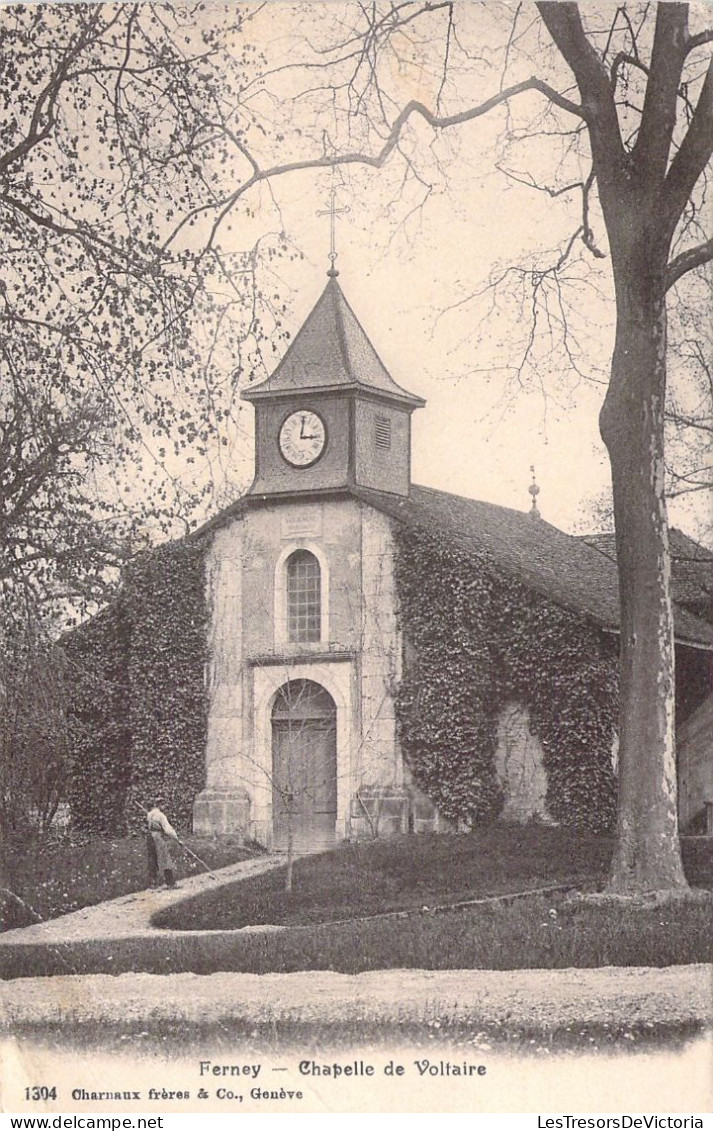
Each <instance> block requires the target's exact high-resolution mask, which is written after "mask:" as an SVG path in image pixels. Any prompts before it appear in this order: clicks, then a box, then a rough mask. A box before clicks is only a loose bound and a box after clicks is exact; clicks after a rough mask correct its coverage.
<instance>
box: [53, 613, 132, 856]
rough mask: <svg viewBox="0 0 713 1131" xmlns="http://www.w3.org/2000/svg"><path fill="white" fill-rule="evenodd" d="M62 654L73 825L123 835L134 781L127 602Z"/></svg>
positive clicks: (73, 638)
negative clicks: (65, 677)
mask: <svg viewBox="0 0 713 1131" xmlns="http://www.w3.org/2000/svg"><path fill="white" fill-rule="evenodd" d="M62 649H63V651H64V653H65V655H66V657H67V666H66V673H67V686H66V702H67V712H68V715H69V718H70V726H69V728H68V736H69V743H70V758H71V770H70V789H69V803H70V807H71V811H72V818H73V823H74V826H75V828H76V829H78V830H79V831H82V832H92V833H104V834H107V835H114V836H122V835H123V834H124V833H125V832H126V816H125V808H126V795H127V790H128V787H129V782H130V779H131V732H130V729H129V724H128V701H129V684H128V655H129V623H128V619H127V616H126V609H125V606H124V603H123V601H121V600H120V599H119V600H117V601H115V602H114V603H113V604H112V605H111V606H110V607H109V608H108V609H105V610H104V611H103V612H102V613H100V614H99V615H98V616H96V617H94V619H93V620H91V621H89V622H88V623H87V624H84V625H82V626H81V627H80V628H77V629H75V630H74V631H73V632H72V633H70V634H68V635H67V636H66V637H65V638H64V640H63V641H62Z"/></svg>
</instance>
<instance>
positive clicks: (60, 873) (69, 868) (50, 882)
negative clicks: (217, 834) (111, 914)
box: [0, 836, 248, 931]
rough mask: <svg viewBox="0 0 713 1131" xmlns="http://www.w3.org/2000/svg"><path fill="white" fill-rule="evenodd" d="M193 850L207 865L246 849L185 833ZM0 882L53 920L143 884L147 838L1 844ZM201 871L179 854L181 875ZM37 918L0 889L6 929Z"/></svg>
mask: <svg viewBox="0 0 713 1131" xmlns="http://www.w3.org/2000/svg"><path fill="white" fill-rule="evenodd" d="M183 840H184V841H185V843H186V844H187V845H188V847H189V848H190V849H192V851H193V852H195V853H197V855H198V856H200V857H201V859H202V860H205V862H206V864H207V865H208V867H209V868H222V867H224V866H225V865H226V864H233V863H234V862H235V861H236V860H244V859H245V858H246V856H247V855H248V853H247V852H246V851H245V849H244V848H242V847H241V846H240V845H239V844H237V843H231V842H228V841H213V840H202V839H200V838H198V837H184V838H183ZM0 867H1V869H2V871H1V872H0V875H1V876H2V879H0V886H2V887H6V888H9V889H10V890H11V891H12V892H14V893H15V895H17V896H20V897H21V898H22V899H23V900H24V901H25V903H26V904H27V905H28V906H29V907H30V908H32V909H33V910H34V911H35V912H36V913H37V915H38V916H40V917H41V918H42V919H53V918H55V916H57V915H64V914H66V912H68V911H76V910H77V909H78V908H80V907H87V906H91V905H92V904H95V903H101V902H103V901H104V900H106V899H116V897H117V896H120V895H128V894H129V892H132V891H141V890H142V889H143V888H145V887H146V886H147V875H146V841H145V839H144V837H143V836H133V837H122V838H121V839H116V840H111V839H109V838H106V839H105V838H94V839H92V840H87V841H79V840H74V841H73V840H72V839H70V838H69V837H67V838H63V839H61V840H57V841H55V842H52V841H48V842H47V843H44V844H43V843H35V844H29V845H25V846H23V847H21V848H20V847H16V848H9V847H5V848H4V850H3V851H2V854H1V856H0ZM203 871H205V869H204V868H201V867H200V865H199V864H198V863H197V862H196V861H195V860H192V859H191V858H190V857H189V856H188V855H187V854H186V853H181V856H180V864H179V873H178V874H179V875H183V876H187V875H195V873H197V872H203ZM35 922H37V918H36V917H35V916H33V915H32V914H31V912H30V911H27V910H25V909H23V907H22V904H20V903H18V902H17V900H15V899H12V898H10V897H9V896H8V895H6V894H4V893H2V892H0V925H1V929H2V930H4V931H7V930H10V929H11V928H12V927H25V926H27V925H28V924H30V923H35Z"/></svg>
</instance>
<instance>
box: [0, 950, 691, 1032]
mask: <svg viewBox="0 0 713 1131" xmlns="http://www.w3.org/2000/svg"><path fill="white" fill-rule="evenodd" d="M712 973H713V970H712V968H711V967H710V966H704V965H696V966H674V967H664V968H662V969H640V968H634V967H603V968H600V969H596V970H437V971H430V970H379V971H373V972H369V973H366V974H354V975H351V974H336V973H333V972H332V971H305V972H303V973H298V974H259V975H258V974H232V973H218V974H210V975H199V974H170V975H155V974H122V975H120V976H118V977H116V976H111V975H106V974H94V975H81V976H74V977H72V976H67V977H55V978H27V979H18V980H16V981H13V982H7V983H4V984H3V985H2V987H1V988H0V1002H1V1003H2V1020H3V1023H4V1026H6V1027H7V1028H9V1029H10V1030H11V1031H12V1030H16V1029H18V1028H20V1027H25V1026H33V1025H36V1024H50V1025H51V1024H57V1025H62V1024H66V1023H67V1022H68V1021H70V1020H71V1023H72V1025H80V1026H81V1025H82V1024H100V1025H101V1024H106V1025H111V1024H114V1023H119V1022H120V1023H122V1024H123V1025H126V1026H130V1025H131V1024H132V1023H140V1022H141V1021H142V1020H145V1019H150V1021H151V1024H152V1025H160V1024H162V1023H163V1022H164V1021H165V1022H171V1023H174V1024H176V1023H178V1024H185V1025H186V1026H187V1027H189V1028H190V1027H195V1026H207V1025H230V1026H232V1025H246V1026H252V1025H260V1026H267V1025H272V1024H274V1025H275V1026H277V1027H279V1028H280V1029H281V1030H289V1029H290V1028H291V1027H292V1026H293V1025H299V1026H300V1027H301V1028H304V1026H305V1024H307V1025H309V1023H310V1021H311V1022H313V1023H314V1024H315V1025H316V1026H318V1027H319V1029H320V1030H322V1031H323V1030H324V1029H325V1028H328V1027H330V1025H333V1026H334V1027H335V1028H339V1027H347V1028H351V1027H353V1026H358V1027H359V1028H362V1027H363V1028H364V1030H365V1031H368V1030H369V1028H370V1027H371V1026H384V1025H388V1024H390V1023H393V1025H394V1027H397V1026H399V1025H409V1026H410V1025H419V1026H424V1027H425V1030H424V1031H428V1026H439V1025H452V1024H458V1025H462V1024H472V1025H473V1026H482V1027H487V1026H489V1025H501V1024H506V1025H507V1027H508V1028H510V1029H516V1028H517V1027H518V1026H526V1027H528V1028H532V1029H537V1030H540V1031H554V1030H557V1029H563V1028H566V1027H567V1026H571V1025H584V1024H589V1025H601V1026H608V1027H616V1026H621V1027H639V1028H640V1027H642V1026H647V1025H650V1026H657V1027H658V1026H661V1025H668V1026H671V1027H675V1026H689V1025H695V1026H701V1025H710V1024H711V1023H712V1021H713V1010H712V1008H711V999H712V988H713V983H712V980H711V979H712Z"/></svg>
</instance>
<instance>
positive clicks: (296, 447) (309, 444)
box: [280, 409, 327, 467]
mask: <svg viewBox="0 0 713 1131" xmlns="http://www.w3.org/2000/svg"><path fill="white" fill-rule="evenodd" d="M326 442H327V431H326V429H325V427H324V421H323V420H322V418H321V417H320V416H318V415H317V413H316V412H311V411H310V410H309V409H299V411H298V412H293V413H290V415H289V416H288V417H287V419H286V420H284V421H283V423H282V427H281V428H280V452H281V453H282V455H283V457H284V458H285V459H286V460H287V462H288V463H290V464H292V466H293V467H309V466H310V464H313V463H316V461H317V460H318V459H319V457H320V456H321V454H322V452H323V451H324V448H325V444H326Z"/></svg>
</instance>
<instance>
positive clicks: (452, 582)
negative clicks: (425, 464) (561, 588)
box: [395, 524, 618, 830]
mask: <svg viewBox="0 0 713 1131" xmlns="http://www.w3.org/2000/svg"><path fill="white" fill-rule="evenodd" d="M395 553H396V586H397V593H398V602H399V617H400V623H401V628H402V631H403V633H404V639H405V648H406V666H405V675H404V678H403V680H402V681H401V683H400V685H399V687H398V689H397V694H396V710H397V720H398V727H399V736H400V740H401V746H402V750H403V753H404V756H405V758H406V761H407V762H408V764H409V766H410V768H411V771H412V773H413V775H414V778H415V780H416V782H417V784H418V785H419V786H420V787H421V788H422V789H423V790H424V792H426V793H427V794H428V795H429V797H430V798H431V799H432V800H433V802H434V803H435V804H436V805H437V807H438V809H439V810H440V811H441V813H442V814H443V815H444V816H446V817H449V818H451V819H453V820H459V819H461V820H464V821H466V822H468V823H469V824H473V823H476V822H478V821H483V820H488V819H492V818H494V817H496V816H497V815H498V813H499V812H500V809H501V807H502V802H503V798H502V794H501V789H500V785H499V783H498V778H497V774H496V770H495V749H496V743H497V726H498V720H499V718H500V716H501V714H502V711H503V709H504V707H505V706H506V705H507V704H508V703H512V702H513V701H515V702H519V703H522V704H524V705H526V706H527V708H528V710H529V715H530V726H531V728H532V730H533V731H534V732H535V733H536V735H537V737H538V738H539V740H540V742H541V744H542V747H543V750H544V764H545V770H546V772H547V780H548V789H547V809H548V812H549V813H550V815H551V816H552V817H553V818H554V819H555V820H557V821H558V822H560V823H562V824H565V825H569V826H572V827H579V828H588V829H593V830H601V829H606V828H609V827H610V826H611V825H612V823H613V820H614V814H615V798H616V780H615V775H614V770H613V766H612V744H613V741H614V735H615V732H616V721H617V714H618V675H617V668H618V664H617V643H616V640H615V638H609V637H607V636H606V635H605V634H604V633H602V632H601V631H599V630H598V629H597V627H596V626H594V625H592V624H591V623H589V622H588V621H587V620H586V619H585V618H583V617H580V616H577V615H576V614H574V613H571V612H569V611H567V610H565V609H562V608H560V607H559V606H557V605H555V604H553V603H552V602H551V601H548V600H547V599H546V598H545V597H541V596H539V595H538V594H537V593H535V592H534V591H533V590H531V589H529V588H527V587H525V586H524V585H523V584H522V583H520V582H519V581H518V580H516V579H514V578H510V577H507V576H506V575H505V574H503V573H501V572H500V571H499V570H498V569H497V568H496V567H495V565H494V564H493V563H492V562H491V561H490V559H489V558H488V557H487V556H486V555H485V554H484V553H477V552H474V551H473V550H471V549H470V547H468V548H467V549H466V548H463V547H461V546H459V545H457V544H454V543H453V542H451V541H448V540H446V539H444V538H443V537H438V535H437V534H434V533H432V532H430V531H427V530H424V529H419V528H412V527H407V526H404V525H400V524H399V525H397V526H396V528H395Z"/></svg>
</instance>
